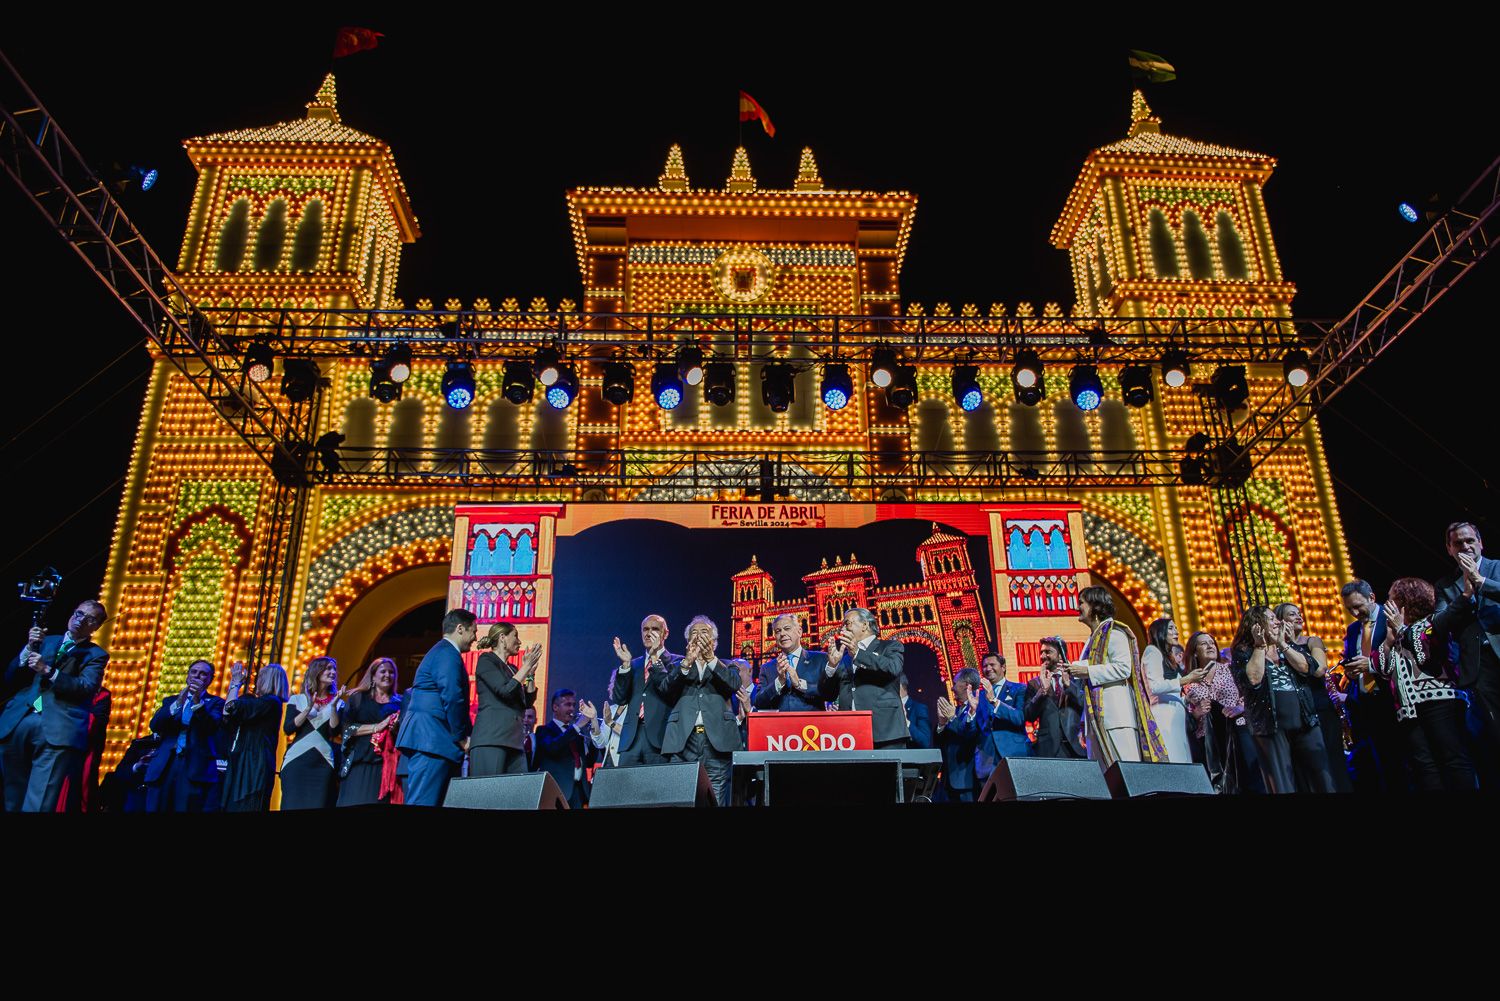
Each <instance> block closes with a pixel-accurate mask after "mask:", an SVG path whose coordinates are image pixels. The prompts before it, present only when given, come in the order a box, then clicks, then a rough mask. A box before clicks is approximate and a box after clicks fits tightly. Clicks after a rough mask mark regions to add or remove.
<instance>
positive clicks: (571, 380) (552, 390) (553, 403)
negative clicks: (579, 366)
mask: <svg viewBox="0 0 1500 1001" xmlns="http://www.w3.org/2000/svg"><path fill="white" fill-rule="evenodd" d="M577 395H578V374H577V373H576V372H574V371H573V366H572V365H559V366H558V367H557V380H556V381H555V382H553V383H552V385H550V386H548V387H547V405H548V406H550V407H551V408H552V409H553V410H566V409H568V404H570V403H572V402H573V397H575V396H577Z"/></svg>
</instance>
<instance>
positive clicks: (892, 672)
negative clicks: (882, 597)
mask: <svg viewBox="0 0 1500 1001" xmlns="http://www.w3.org/2000/svg"><path fill="white" fill-rule="evenodd" d="M878 628H879V626H878V622H877V620H876V618H875V613H874V612H872V611H870V610H869V609H868V608H851V609H850V610H849V614H847V615H845V616H844V626H843V628H842V629H840V630H839V631H838V632H837V633H835V634H834V635H832V636H830V637H829V638H828V666H827V667H825V668H824V669H823V676H822V678H821V679H820V680H819V681H818V692H819V694H821V695H822V696H823V698H824V699H826V700H827V701H829V702H837V703H838V706H839V709H840V710H841V711H843V712H849V711H850V710H869V711H870V712H871V713H872V714H873V715H872V716H871V718H870V724H871V728H872V729H873V731H874V733H873V736H874V738H875V746H876V747H905V746H906V745H907V739H908V737H909V736H910V730H909V729H908V728H907V724H906V710H905V708H904V706H903V705H902V702H901V675H902V672H903V670H904V669H905V662H906V647H905V646H903V645H902V644H901V643H900V642H899V641H897V640H883V639H880V638H878V637H877V636H876V635H875V634H876V630H877V629H878Z"/></svg>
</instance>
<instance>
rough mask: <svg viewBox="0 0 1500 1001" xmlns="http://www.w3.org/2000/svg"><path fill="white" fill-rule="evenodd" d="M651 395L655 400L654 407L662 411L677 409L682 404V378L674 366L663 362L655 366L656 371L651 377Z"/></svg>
mask: <svg viewBox="0 0 1500 1001" xmlns="http://www.w3.org/2000/svg"><path fill="white" fill-rule="evenodd" d="M651 395H652V396H653V397H654V398H655V399H656V405H657V406H658V407H661V408H662V409H663V410H676V409H677V405H678V404H679V403H681V402H682V376H681V375H679V374H678V372H677V366H676V365H673V364H672V363H671V362H665V361H664V362H662V363H661V364H660V365H658V366H656V371H655V372H654V373H653V374H652V376H651Z"/></svg>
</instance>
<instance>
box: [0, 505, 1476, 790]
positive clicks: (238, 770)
mask: <svg viewBox="0 0 1500 1001" xmlns="http://www.w3.org/2000/svg"><path fill="white" fill-rule="evenodd" d="M1446 545H1447V550H1448V553H1449V555H1450V556H1451V557H1452V559H1453V561H1454V564H1455V569H1454V571H1453V572H1452V573H1450V574H1449V575H1447V576H1446V577H1444V578H1442V579H1440V580H1438V581H1437V582H1436V583H1429V582H1427V581H1425V580H1421V579H1419V578H1415V577H1404V578H1401V579H1399V580H1396V581H1395V582H1393V583H1392V584H1391V586H1390V589H1389V592H1388V594H1387V595H1386V597H1385V600H1384V601H1383V602H1382V601H1380V600H1378V599H1377V598H1376V596H1375V593H1374V591H1373V590H1372V588H1371V587H1370V585H1369V584H1368V583H1366V582H1364V581H1361V580H1355V581H1350V582H1349V583H1347V584H1345V585H1344V586H1343V588H1342V591H1341V599H1342V602H1343V606H1344V609H1345V610H1346V611H1347V613H1348V615H1349V618H1350V619H1351V620H1352V621H1351V622H1350V624H1349V626H1348V629H1347V631H1346V632H1345V635H1344V636H1343V638H1342V640H1341V641H1337V642H1332V641H1331V638H1330V639H1329V640H1325V639H1324V638H1321V637H1318V636H1313V635H1310V634H1309V633H1308V631H1307V623H1306V620H1305V619H1304V617H1303V614H1302V610H1301V609H1300V608H1299V607H1298V606H1297V605H1295V604H1291V603H1287V604H1280V605H1276V606H1275V607H1266V606H1263V605H1257V606H1253V607H1250V608H1246V609H1245V610H1244V611H1243V614H1242V616H1241V619H1240V623H1239V627H1238V628H1237V629H1236V630H1235V633H1234V635H1233V636H1227V637H1215V636H1213V635H1211V634H1209V633H1207V632H1203V631H1198V632H1193V633H1191V634H1190V635H1188V636H1187V638H1186V640H1184V639H1183V633H1184V632H1185V630H1184V628H1183V627H1182V626H1181V625H1179V623H1177V622H1175V621H1173V620H1172V619H1170V618H1162V619H1158V620H1156V621H1155V622H1152V623H1151V624H1150V626H1149V628H1148V629H1147V630H1146V635H1145V636H1143V637H1137V636H1136V634H1135V632H1134V631H1133V630H1132V629H1131V628H1130V627H1129V626H1127V625H1125V624H1124V623H1123V622H1121V621H1119V620H1118V619H1116V617H1115V608H1114V602H1113V599H1112V597H1111V594H1110V592H1109V591H1108V590H1106V589H1105V588H1102V587H1088V588H1084V589H1083V590H1082V591H1081V592H1080V593H1079V610H1080V614H1079V619H1080V621H1081V622H1082V623H1083V624H1084V625H1085V626H1087V627H1088V629H1089V638H1088V640H1087V642H1086V643H1084V645H1083V647H1082V649H1081V651H1077V653H1076V656H1072V657H1070V655H1069V650H1068V645H1067V643H1066V642H1065V641H1064V640H1062V639H1061V638H1059V637H1047V638H1043V639H1042V640H1041V641H1040V645H1039V651H1040V653H1039V656H1040V667H1039V669H1038V671H1037V673H1036V675H1035V676H1034V677H1030V678H1028V680H1027V681H1026V682H1025V683H1024V684H1022V683H1018V682H1016V681H1011V680H1009V679H1008V677H1007V665H1006V660H1005V657H1004V656H1003V655H1001V654H999V653H990V654H987V655H985V656H984V657H983V659H982V661H981V663H980V666H979V667H978V668H977V669H976V668H974V667H965V668H963V669H962V670H960V671H958V672H957V673H956V674H955V676H954V677H953V678H952V679H951V693H952V698H951V699H950V698H949V697H948V694H947V692H946V691H945V693H944V694H943V696H942V697H940V698H938V699H937V701H936V706H935V716H936V719H934V718H933V716H934V713H933V712H931V711H929V708H928V706H927V705H925V704H924V703H923V702H922V701H920V700H917V699H913V698H912V695H911V693H910V692H909V691H908V683H907V678H906V674H905V671H904V667H905V663H904V648H903V646H902V644H901V643H900V642H899V641H897V640H894V639H883V638H881V637H880V636H879V635H878V632H879V630H878V621H877V619H876V617H875V615H874V614H873V613H872V612H870V611H869V610H868V609H865V608H854V609H852V610H850V611H849V612H848V614H847V615H846V616H845V618H844V620H843V622H842V624H841V626H840V627H839V628H838V629H836V630H834V631H833V632H832V633H831V634H830V635H829V636H828V637H827V638H826V639H825V640H824V642H822V643H821V644H817V643H814V644H812V645H811V646H809V645H808V642H807V641H808V639H809V638H808V637H805V636H804V635H803V627H802V623H801V621H800V620H799V619H798V617H797V616H795V615H790V614H788V615H782V616H780V617H779V618H777V619H776V620H775V621H774V622H773V623H772V637H773V640H774V644H775V650H776V653H775V656H774V657H772V658H770V659H769V660H767V661H765V662H764V663H761V664H752V663H750V662H748V661H746V660H744V659H739V658H733V657H725V656H720V654H719V652H718V651H719V647H720V637H719V631H718V626H717V625H716V624H715V623H714V622H713V621H712V620H711V619H709V618H708V617H707V616H703V615H699V616H696V617H694V618H693V619H692V620H691V621H690V622H689V623H688V624H687V626H686V628H685V630H684V631H683V633H682V634H681V636H682V642H683V648H682V649H683V652H682V653H674V652H670V651H669V649H668V647H669V646H670V645H671V641H672V639H673V637H672V636H671V633H670V629H669V626H668V624H667V622H666V620H665V619H664V618H663V617H662V616H660V615H655V614H651V615H647V616H646V618H645V619H644V620H643V621H642V622H641V629H640V648H639V652H636V651H635V650H633V649H632V641H633V639H634V638H633V637H631V638H630V639H629V640H622V639H620V638H619V637H616V638H615V639H614V641H613V644H612V646H613V650H612V654H613V660H612V662H611V670H610V671H609V674H608V677H607V679H601V680H602V681H603V687H602V689H601V696H602V697H601V699H600V703H599V706H598V707H597V708H596V706H595V704H594V703H593V702H591V701H588V700H587V699H583V698H580V697H579V695H578V694H577V693H576V692H574V691H572V690H569V689H562V690H559V691H555V692H553V693H552V696H551V699H550V702H549V704H548V705H546V706H545V707H541V708H542V709H544V710H545V713H546V718H545V719H541V718H540V717H539V714H538V709H539V707H538V705H537V702H538V687H537V679H536V670H537V667H538V666H539V664H540V663H541V658H542V650H541V647H540V646H539V645H534V646H530V647H523V645H522V640H521V636H520V633H519V632H518V630H517V629H516V627H515V626H513V625H511V624H510V623H505V622H501V623H495V624H493V625H490V626H488V627H486V628H485V629H484V631H483V634H482V635H481V632H480V627H479V625H478V624H477V622H476V619H475V616H474V614H473V613H472V612H469V611H467V610H465V609H455V610H453V611H450V612H448V613H447V614H446V615H445V616H444V618H443V622H442V632H443V638H442V640H441V641H439V642H438V643H437V645H436V646H435V647H433V649H432V650H431V651H430V652H429V653H428V654H427V655H426V656H425V657H424V658H423V660H422V662H421V664H420V665H419V666H418V668H417V670H416V674H415V676H414V678H413V679H412V682H411V684H410V685H409V686H408V687H407V689H406V690H405V691H404V692H398V691H397V687H398V683H397V675H398V671H397V665H396V663H395V662H394V661H392V660H390V659H389V658H385V657H381V658H379V659H377V660H375V661H373V662H372V663H371V664H369V665H368V666H367V667H366V668H365V669H364V670H363V671H360V672H358V673H357V674H356V675H355V676H354V677H353V678H352V679H351V683H350V684H349V685H348V686H347V687H341V686H340V676H339V668H338V665H337V664H336V663H335V662H334V660H333V658H331V657H318V658H315V659H314V660H313V661H312V662H311V663H309V664H308V665H307V668H306V670H305V671H304V672H303V674H302V677H301V679H300V684H299V690H298V691H296V692H295V693H293V692H292V691H291V690H290V686H289V684H288V678H287V674H286V671H285V670H283V669H282V668H281V667H280V666H279V665H276V664H267V665H265V666H263V667H261V668H260V669H259V670H258V671H256V672H254V677H253V678H252V677H251V676H250V673H249V672H247V671H246V669H245V668H244V666H243V665H241V664H238V663H236V664H234V665H233V666H232V667H231V669H230V672H229V679H228V684H227V687H226V688H225V690H224V696H223V697H220V696H217V695H214V694H212V693H211V691H210V689H211V688H212V687H213V684H214V678H215V674H216V669H215V666H214V665H213V664H212V663H210V662H208V661H206V660H200V661H197V662H195V663H193V664H190V665H188V668H187V672H186V683H185V685H184V687H183V689H182V690H181V691H180V692H176V693H174V694H171V695H169V696H167V697H166V698H165V699H164V700H163V701H162V704H161V706H160V707H159V708H158V709H157V710H156V712H155V714H154V715H153V716H152V718H151V722H150V734H149V735H148V736H145V737H141V738H140V739H137V740H135V741H134V742H132V743H131V745H130V746H129V748H128V750H127V751H126V752H125V755H124V757H123V758H122V759H121V760H120V762H119V763H118V765H117V766H116V767H115V768H114V769H113V770H112V771H111V772H110V774H109V775H107V776H106V777H105V778H104V779H103V780H102V781H100V780H99V778H98V771H99V762H100V759H101V756H102V752H103V748H104V731H105V727H106V725H107V723H108V720H109V706H110V698H109V692H108V691H107V689H105V688H104V687H103V685H102V681H103V676H104V667H105V664H106V662H107V661H108V654H107V653H106V652H105V651H104V650H103V649H102V648H101V647H100V646H98V645H97V644H95V643H93V642H92V637H93V635H94V633H95V632H96V631H97V630H98V629H99V627H100V626H101V625H103V623H104V622H105V620H106V612H105V609H104V606H103V605H102V604H101V603H99V602H97V601H85V602H83V603H82V604H80V605H79V606H78V608H77V609H76V610H75V611H74V613H73V615H72V617H71V618H70V619H69V622H68V627H67V629H66V630H65V631H64V632H63V633H61V634H55V635H45V634H44V632H43V630H41V629H40V628H33V629H32V630H31V633H30V635H29V636H28V638H27V644H26V645H25V646H24V647H23V648H22V650H21V651H20V653H19V654H17V656H16V657H15V658H14V659H13V660H12V661H11V662H10V665H9V667H8V669H7V670H6V672H5V677H4V690H3V693H0V702H3V709H0V771H3V781H4V804H5V809H6V810H7V811H12V812H17V811H26V812H50V811H65V810H112V811H123V812H201V811H213V810H223V811H261V810H267V809H269V808H270V806H271V804H272V800H273V790H274V788H275V786H276V784H277V781H278V778H279V783H280V798H279V804H280V808H281V809H283V810H297V809H319V808H325V807H334V806H358V805H366V804H400V803H405V804H409V805H423V806H437V805H440V804H441V803H442V801H443V797H444V795H445V791H446V789H447V786H448V784H449V783H450V782H451V781H452V780H453V779H454V778H455V777H457V776H459V775H461V774H467V775H468V776H470V777H480V776H490V775H507V774H516V773H525V772H534V771H546V772H548V773H550V774H551V775H552V776H553V778H554V779H555V780H556V782H557V786H558V788H559V790H560V792H561V794H562V796H563V797H565V798H566V799H567V801H568V803H569V805H570V806H572V807H575V808H576V807H582V806H586V805H587V803H588V798H589V787H590V781H591V775H592V774H593V772H594V771H595V769H597V768H601V767H602V768H614V767H631V766H635V765H649V764H658V763H666V762H678V761H688V762H692V761H697V762H701V763H702V764H703V767H704V770H705V771H706V773H707V775H708V778H709V781H710V783H711V784H712V787H713V791H714V795H715V797H716V798H717V799H718V801H719V802H720V803H721V804H726V805H727V803H728V802H729V787H730V764H731V759H732V756H733V754H734V752H735V751H737V750H741V749H744V748H745V747H746V739H747V729H748V720H749V718H750V716H751V715H752V714H753V713H757V712H777V711H801V712H821V711H825V710H829V709H840V710H851V709H859V710H867V711H869V712H870V713H871V725H872V736H873V739H874V746H875V747H876V748H884V747H910V748H936V749H938V750H940V751H941V757H942V778H941V790H940V796H941V797H942V798H945V799H948V800H951V801H958V802H968V801H973V800H975V799H976V798H977V797H978V794H979V792H980V790H981V789H983V787H984V785H985V783H986V781H987V780H988V778H989V776H990V774H991V773H992V772H993V771H994V770H995V769H996V768H997V767H998V766H999V764H1000V762H1001V761H1003V760H1004V759H1007V758H1014V757H1019V756H1037V757H1049V758H1091V759H1094V760H1096V761H1097V762H1099V764H1100V766H1101V767H1108V766H1109V765H1110V764H1112V763H1113V762H1115V761H1141V762H1158V763H1169V764H1184V763H1199V764H1201V765H1202V766H1203V767H1205V768H1206V769H1207V772H1208V775H1209V777H1210V780H1211V781H1212V783H1213V785H1214V787H1215V789H1217V790H1218V791H1219V792H1221V793H1226V794H1234V793H1292V792H1308V793H1334V792H1356V793H1364V792H1384V793H1405V792H1436V791H1456V792H1465V791H1472V790H1475V789H1482V790H1493V789H1496V788H1500V774H1497V772H1496V761H1497V759H1500V756H1497V749H1500V561H1496V560H1492V559H1488V558H1486V557H1484V556H1483V554H1482V545H1483V543H1482V540H1481V538H1480V535H1479V531H1478V529H1476V528H1475V526H1473V525H1471V524H1468V523H1456V524H1454V525H1451V526H1449V528H1448V531H1447V536H1446ZM1220 639H1223V640H1225V641H1226V642H1224V643H1221V642H1220ZM471 649H477V650H478V651H479V654H478V658H477V662H476V663H475V666H474V674H473V678H472V690H473V691H474V692H475V693H476V696H477V704H476V706H475V707H474V708H473V710H472V711H471V708H470V705H469V698H470V692H471V678H470V675H469V671H468V669H467V668H466V666H465V662H464V654H466V653H469V652H470V650H471ZM601 672H602V669H601ZM283 738H285V739H284V740H283ZM283 747H284V749H282V748H283ZM278 753H280V755H281V757H280V761H279V762H278V760H277V755H278Z"/></svg>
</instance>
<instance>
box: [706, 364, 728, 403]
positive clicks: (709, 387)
mask: <svg viewBox="0 0 1500 1001" xmlns="http://www.w3.org/2000/svg"><path fill="white" fill-rule="evenodd" d="M703 398H704V399H705V400H707V401H708V402H709V403H712V404H713V405H714V406H716V407H723V406H728V405H729V403H730V401H732V400H733V399H734V363H733V362H727V361H716V362H710V363H709V364H707V365H705V366H704V367H703Z"/></svg>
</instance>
